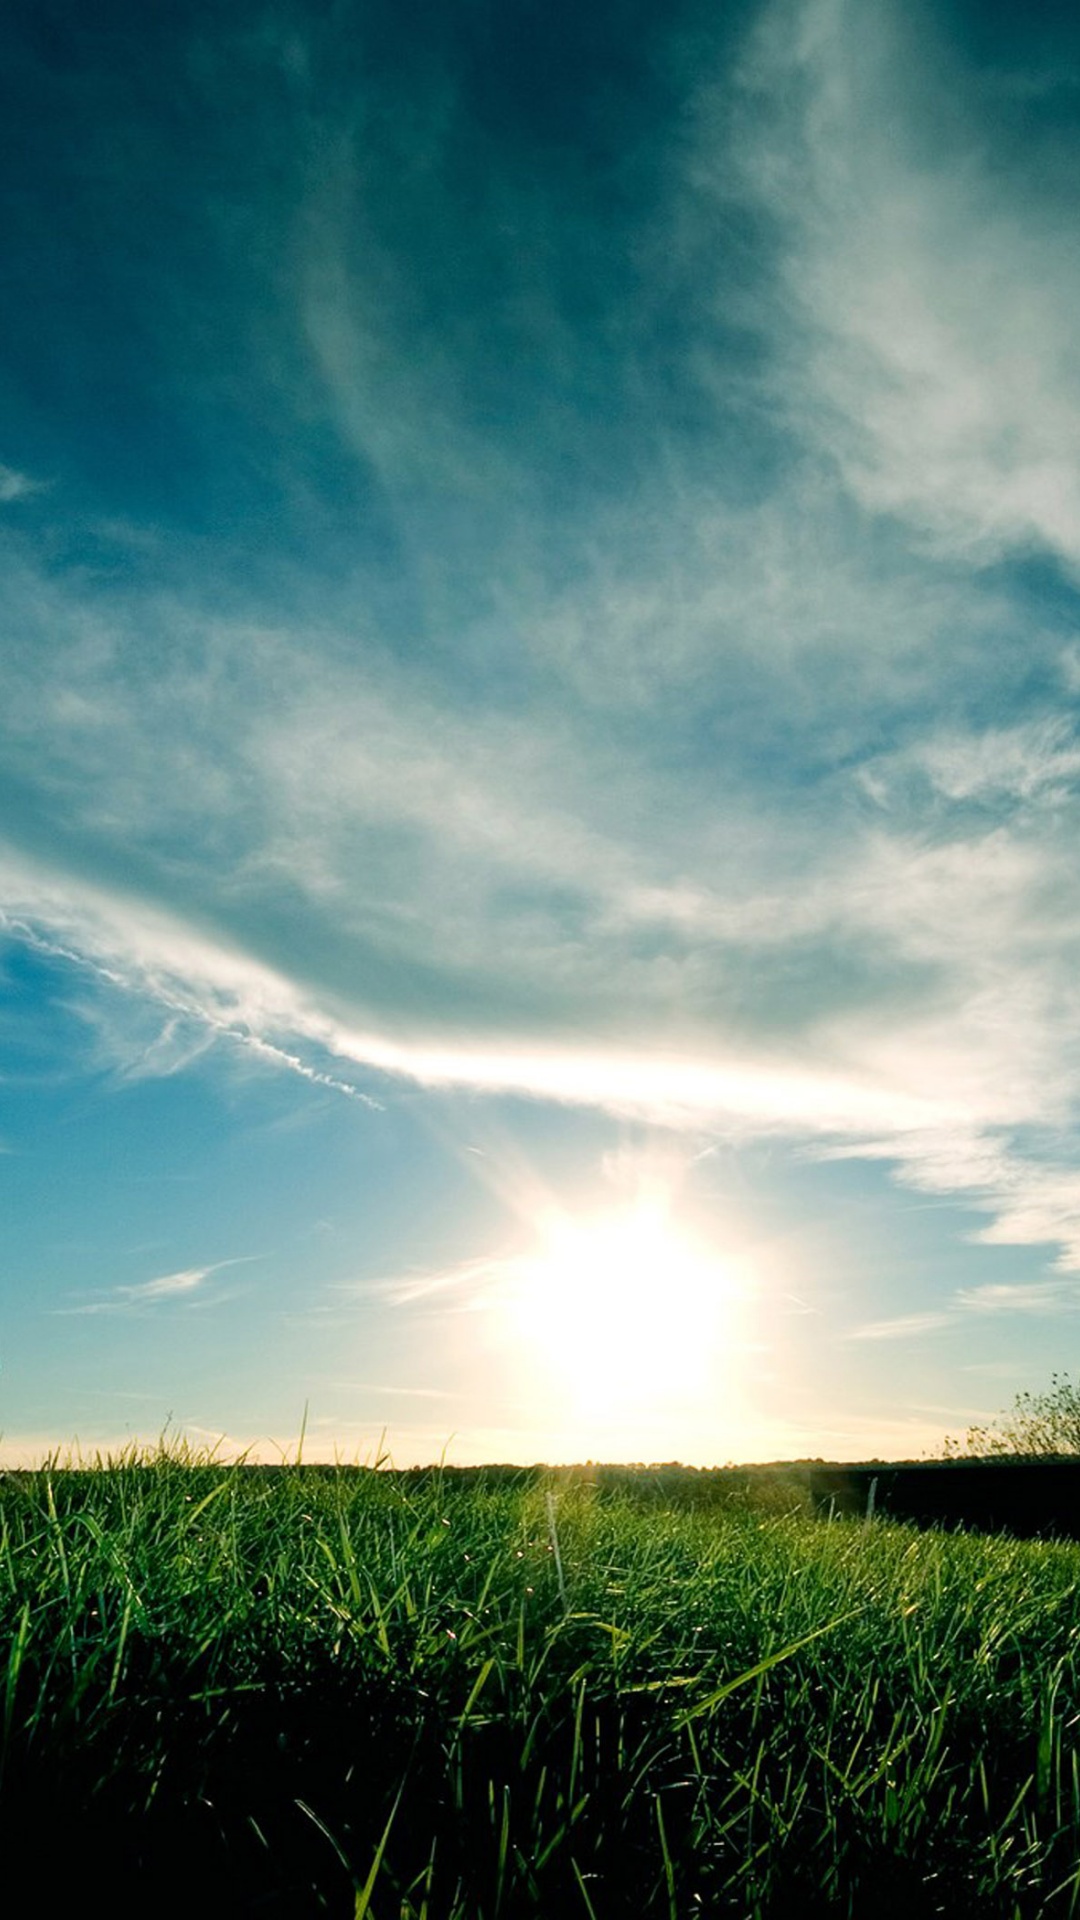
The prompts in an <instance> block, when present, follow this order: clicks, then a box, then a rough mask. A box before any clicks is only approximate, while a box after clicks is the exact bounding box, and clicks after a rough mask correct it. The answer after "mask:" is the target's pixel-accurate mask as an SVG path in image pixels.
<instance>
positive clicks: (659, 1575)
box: [0, 1450, 1080, 1920]
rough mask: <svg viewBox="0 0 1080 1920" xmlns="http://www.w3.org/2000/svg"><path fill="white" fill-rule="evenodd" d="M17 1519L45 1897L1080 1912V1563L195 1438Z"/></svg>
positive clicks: (577, 1909)
mask: <svg viewBox="0 0 1080 1920" xmlns="http://www.w3.org/2000/svg"><path fill="white" fill-rule="evenodd" d="M0 1516H2V1552H0V1593H2V1599H0V1606H2V1611H3V1629H4V1643H3V1644H4V1652H5V1658H6V1679H4V1680H3V1681H2V1696H0V1697H2V1711H3V1747H2V1753H0V1766H2V1776H0V1816H2V1840H3V1848H4V1860H5V1864H6V1867H7V1871H8V1876H9V1879H10V1877H11V1876H12V1874H13V1872H14V1867H15V1863H17V1862H20V1861H22V1862H23V1863H24V1864H25V1865H26V1866H27V1867H28V1868H29V1870H30V1872H31V1875H32V1878H33V1884H34V1885H35V1886H36V1887H37V1888H38V1889H39V1893H40V1907H39V1908H38V1909H37V1910H38V1911H41V1912H42V1913H48V1914H51V1913H53V1912H56V1913H61V1912H63V1913H65V1914H66V1913H68V1912H69V1911H70V1912H72V1913H74V1912H76V1911H81V1910H82V1903H83V1901H84V1900H85V1899H86V1897H87V1895H88V1891H89V1889H91V1888H93V1887H94V1886H96V1885H100V1886H101V1887H103V1888H104V1890H105V1893H106V1897H107V1899H108V1901H109V1903H110V1910H111V1911H112V1912H113V1913H114V1914H121V1915H122V1914H125V1913H128V1912H130V1913H133V1914H134V1913H139V1914H147V1913H158V1912H173V1911H184V1910H186V1909H190V1911H191V1912H193V1913H199V1914H202V1915H206V1914H210V1915H213V1914H218V1913H220V1914H223V1915H224V1914H230V1915H238V1914H252V1915H254V1914H260V1915H261V1914H266V1915H283V1916H284V1915H287V1916H304V1915H308V1914H321V1913H327V1914H331V1915H340V1916H343V1917H344V1920H356V1917H357V1916H364V1915H371V1916H375V1917H376V1920H420V1916H427V1917H428V1920H496V1916H506V1917H507V1920H510V1917H512V1916H518V1915H536V1916H545V1920H549V1917H550V1920H562V1916H564V1915H566V1916H578V1920H621V1917H622V1916H627V1917H629V1916H635V1920H636V1917H637V1916H650V1915H656V1916H663V1920H672V1917H673V1916H679V1920H682V1917H683V1916H693V1915H698V1914H701V1915H711V1914H718V1915H722V1914H732V1915H738V1916H740V1920H741V1917H742V1916H757V1915H761V1916H775V1915H788V1914H792V1915H794V1914H799V1915H805V1916H808V1920H812V1917H813V1916H817V1915H826V1914H829V1915H833V1914H837V1915H839V1914H848V1915H853V1916H869V1917H870V1920H886V1916H891V1915H901V1914H902V1915H905V1916H919V1915H924V1914H937V1913H940V1914H947V1915H950V1916H958V1915H972V1916H974V1915H979V1916H981V1917H986V1916H998V1915H1000V1916H1009V1917H1010V1920H1011V1917H1012V1916H1015V1915H1022V1916H1027V1915H1035V1914H1043V1913H1045V1914H1047V1915H1058V1914H1060V1915H1062V1916H1064V1915H1066V1914H1072V1913H1077V1912H1080V1853H1078V1846H1080V1770H1078V1761H1077V1748H1076V1737H1077V1732H1078V1720H1080V1548H1073V1547H1067V1546H1060V1545H1053V1544H1039V1543H1034V1544H1033V1543H1029V1542H1017V1541H1012V1540H1008V1539H1002V1538H997V1539H982V1538H977V1537H974V1536H970V1535H944V1534H939V1533H922V1534H920V1533H917V1532H915V1531H913V1530H910V1529H908V1528H905V1527H901V1526H895V1525H891V1524H887V1523H884V1522H881V1521H874V1522H873V1523H872V1524H871V1525H869V1526H867V1525H863V1524H862V1523H856V1522H852V1521H846V1520H834V1521H832V1522H828V1521H825V1520H821V1519H817V1520H815V1519H813V1518H811V1517H808V1516H806V1515H800V1514H792V1513H785V1512H782V1511H772V1512H769V1511H761V1510H756V1509H755V1508H754V1507H752V1506H750V1505H747V1504H745V1503H743V1504H733V1503H728V1504H726V1505H721V1504H714V1505H713V1506H712V1507H711V1508H710V1507H705V1508H703V1509H701V1510H694V1509H693V1508H692V1507H690V1506H682V1507H680V1506H679V1505H678V1504H675V1505H672V1504H671V1502H670V1500H669V1499H668V1496H667V1495H666V1494H665V1493H664V1491H663V1489H662V1488H661V1489H660V1491H659V1492H658V1485H657V1483H654V1482H653V1481H651V1480H650V1479H649V1477H648V1476H642V1479H641V1481H640V1484H638V1483H636V1482H635V1481H634V1479H633V1478H632V1477H625V1478H624V1481H623V1484H622V1485H621V1486H619V1487H616V1488H614V1489H605V1488H603V1487H597V1486H595V1485H592V1484H590V1483H589V1481H588V1479H587V1478H585V1477H584V1476H582V1477H580V1478H578V1479H576V1480H575V1479H569V1478H566V1477H560V1478H559V1479H557V1480H556V1481H554V1482H552V1483H549V1484H547V1485H545V1483H544V1481H543V1479H542V1477H540V1476H537V1475H535V1474H532V1475H524V1476H520V1477H517V1478H515V1477H513V1476H511V1475H507V1474H505V1473H504V1474H503V1475H501V1476H500V1475H492V1476H491V1477H489V1478H488V1479H487V1480H485V1479H484V1477H483V1476H472V1477H470V1476H464V1475H461V1476H458V1475H452V1474H440V1473H432V1474H431V1475H429V1476H427V1477H426V1478H421V1477H418V1476H410V1475H395V1474H393V1473H391V1472H386V1471H384V1472H357V1471H355V1470H349V1469H342V1470H334V1469H319V1468H309V1467H305V1468H302V1469H301V1468H288V1467H283V1468H281V1469H279V1470H276V1471H273V1472H268V1473H258V1472H252V1471H246V1470H244V1469H240V1468H235V1467H228V1466H224V1465H221V1464H218V1463H215V1461H214V1460H213V1459H212V1458H202V1459H200V1458H197V1457H193V1456H188V1455H185V1454H183V1452H178V1451H176V1450H171V1451H169V1450H162V1452H161V1453H160V1454H159V1455H157V1456H155V1457H152V1458H151V1457H136V1456H134V1455H133V1456H131V1457H129V1458H127V1459H125V1460H121V1461H114V1462H112V1463H111V1464H109V1465H108V1466H107V1467H105V1468H104V1469H102V1470H99V1471H79V1472H75V1471H70V1470H69V1471H58V1470H55V1469H53V1470H43V1471H41V1472H40V1473H38V1474H35V1475H30V1476H9V1477H7V1478H5V1479H3V1480H0Z"/></svg>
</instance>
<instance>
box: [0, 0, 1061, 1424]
mask: <svg viewBox="0 0 1080 1920" xmlns="http://www.w3.org/2000/svg"><path fill="white" fill-rule="evenodd" d="M0 32H2V44H3V51H4V60H3V62H2V67H0V71H2V74H3V79H2V82H0V86H2V88H3V91H4V95H5V98H4V103H3V113H2V114H0V126H2V127H3V129H4V131H3V135H2V141H3V148H4V152H3V162H2V172H0V180H2V192H3V199H4V227H5V232H6V235H7V238H6V241H5V289H6V293H7V299H6V302H5V310H6V311H5V325H4V330H3V340H2V343H0V559H2V564H0V986H2V989H3V1002H2V1006H0V1149H2V1151H0V1207H2V1212H3V1219H4V1234H3V1277H2V1295H0V1426H2V1429H3V1441H2V1448H3V1453H4V1456H5V1457H7V1458H11V1459H17V1458H26V1457H37V1456H39V1455H40V1454H41V1452H42V1451H43V1450H45V1449H47V1448H48V1447H50V1446H55V1445H62V1444H66V1443H69V1442H71V1441H73V1440H75V1439H77V1440H78V1442H79V1444H80V1445H81V1446H83V1447H84V1448H89V1449H93V1448H97V1447H101V1448H108V1447H111V1446H115V1445H117V1444H121V1443H123V1442H124V1441H125V1439H128V1438H149V1437H153V1436H155V1435H156V1434H157V1433H159V1432H160V1431H161V1430H162V1428H163V1426H164V1425H165V1424H166V1422H168V1423H170V1426H171V1429H172V1430H173V1431H182V1432H185V1433H187V1434H189V1435H191V1436H192V1437H194V1438H196V1439H200V1440H201V1439H211V1440H212V1439H217V1438H218V1437H223V1439H224V1442H225V1444H226V1445H227V1446H229V1447H234V1446H248V1445H251V1446H254V1447H255V1448H256V1449H257V1450H258V1451H261V1452H262V1453H263V1454H264V1455H265V1456H266V1457H269V1458H273V1457H275V1449H276V1448H280V1447H287V1446H289V1445H290V1444H294V1443H295V1436H296V1434H297V1431H298V1429H299V1426H300V1423H301V1420H302V1418H303V1415H304V1409H305V1406H306V1407H307V1409H308V1412H307V1440H306V1445H307V1447H308V1449H309V1451H310V1452H312V1453H313V1454H317V1453H322V1454H324V1455H325V1456H326V1457H334V1456H335V1455H338V1456H340V1457H344V1458H354V1457H355V1458H368V1457H374V1454H375V1451H376V1450H377V1449H378V1448H379V1446H380V1445H384V1446H388V1447H389V1449H390V1450H391V1452H392V1454H393V1457H394V1458H395V1459H398V1460H400V1461H402V1462H405V1461H409V1460H413V1459H430V1458H435V1457H438V1456H439V1455H440V1454H442V1453H443V1452H444V1450H445V1451H446V1452H447V1454H448V1456H449V1457H451V1458H457V1459H461V1460H479V1459H491V1458H498V1459H523V1460H532V1459H539V1458H548V1459H560V1458H561V1459H567V1458H582V1457H593V1458H598V1457H605V1458H632V1459H670V1458H683V1459H687V1460H699V1461H703V1462H704V1461H710V1460H724V1459H728V1458H755V1457H757V1458H764V1457H779V1456H794V1455H803V1454H815V1455H816V1454H821V1455H827V1456H832V1457H841V1458H843V1457H848V1458H858V1457H866V1456H868V1455H870V1454H885V1455H894V1456H899V1455H911V1454H917V1453H919V1452H920V1451H921V1450H923V1449H924V1448H928V1447H933V1446H935V1445H937V1444H938V1443H939V1442H940V1439H941V1437H942V1436H943V1434H944V1433H946V1432H948V1431H962V1430H963V1429H964V1428H965V1427H966V1426H967V1425H968V1424H969V1422H972V1421H976V1420H980V1419H984V1418H986V1417H988V1416H989V1415H992V1414H993V1413H994V1412H995V1410H996V1409H998V1408H1000V1407H1002V1406H1003V1405H1007V1404H1009V1402H1010V1401H1011V1399H1012V1397H1013V1395H1014V1394H1015V1393H1016V1392H1017V1391H1019V1390H1021V1389H1025V1388H1036V1389H1037V1388H1038V1387H1039V1386H1040V1385H1042V1384H1045V1383H1046V1382H1047V1381H1048V1379H1049V1376H1050V1374H1051V1372H1052V1371H1054V1370H1055V1369H1059V1368H1061V1367H1063V1366H1064V1367H1068V1366H1069V1365H1070V1363H1071V1362H1072V1360H1073V1342H1074V1338H1075V1329H1076V1326H1077V1321H1076V1312H1077V1307H1078V1306H1080V1163H1078V1152H1077V1149H1078V1143H1080V1128H1078V1118H1077V1115H1078V1099H1080V986H1078V984H1077V982H1078V981H1080V969H1078V966H1077V961H1078V959H1080V890H1078V885H1077V873H1076V856H1075V848H1076V844H1077V828H1078V825H1080V800H1078V779H1080V730H1078V727H1077V701H1078V697H1080V592H1078V586H1080V464H1078V460H1077V451H1076V450H1077V447H1078V446H1080V355H1078V353H1077V348H1076V328H1075V314H1076V312H1077V310H1078V308H1080V248H1078V246H1077V240H1078V238H1080V235H1078V231H1077V228H1078V215H1077V211H1076V194H1075V180H1076V177H1077V165H1078V163H1080V26H1078V25H1077V23H1076V20H1075V17H1074V15H1073V12H1072V10H1071V9H1065V8H1060V9H1056V8H1054V7H1050V6H1047V7H1043V8H1041V9H1039V11H1038V14H1037V17H1035V18H1034V20H1032V19H1028V18H1027V17H1026V16H1024V17H1021V16H1020V14H1019V13H1018V12H1017V10H1016V9H1014V8H1012V7H1006V6H1003V5H993V6H991V5H987V4H985V0H980V3H979V4H975V0H968V3H967V4H964V5H953V6H946V5H944V4H929V3H927V4H922V5H916V6H910V5H905V6H903V7H901V6H899V5H892V4H889V3H888V0H882V4H880V5H875V6H873V7H866V6H862V5H856V4H854V0H801V3H799V0H773V4H757V5H753V4H745V5H744V4H737V5H731V6H728V7H725V8H722V9H717V8H713V7H704V6H701V5H699V4H696V0H685V3H684V4H676V5H675V6H674V7H672V8H665V9H663V10H661V9H658V8H656V7H653V6H648V5H645V4H642V3H640V0H598V4H597V5H595V6H593V7H591V8H589V9H584V10H582V9H571V8H569V7H565V8H561V7H557V6H556V7H547V8H543V9H540V8H537V7H533V6H531V5H526V4H524V3H522V4H517V3H516V0H515V4H512V5H503V6H497V5H495V4H494V0H473V3H471V4H463V5H460V6H455V7H449V8H448V7H444V6H435V5H431V6H426V7H424V8H422V9H413V10H412V11H411V12H410V13H408V15H406V14H405V13H403V11H402V10H401V8H400V7H397V6H392V5H390V4H389V0H386V4H365V5H363V6H359V5H349V4H341V5H333V6H314V5H310V4H308V5H304V4H295V5H289V4H276V5H259V4H254V0H252V3H251V4H240V5H237V6H235V7H231V8H229V9H228V10H227V11H226V12H224V13H223V12H222V10H221V9H220V8H217V7H211V6H206V5H199V4H194V3H192V4H186V5H185V4H178V5H176V6H174V7H171V8H169V9H166V10H164V11H159V12H157V13H152V15H147V13H146V11H145V9H136V8H134V7H133V6H130V5H127V4H119V0H116V3H115V4H106V5H102V6H100V7H96V8H95V9H94V10H93V17H92V18H91V17H90V16H89V15H88V14H87V13H86V10H85V9H79V8H77V7H75V6H74V5H71V4H63V3H62V0H51V3H50V4H42V0H35V4H33V5H31V4H29V3H27V4H25V5H15V6H13V7H12V8H10V9H9V10H8V12H7V14H6V16H5V24H4V26H3V28H2V30H0ZM383 1436H385V1438H383Z"/></svg>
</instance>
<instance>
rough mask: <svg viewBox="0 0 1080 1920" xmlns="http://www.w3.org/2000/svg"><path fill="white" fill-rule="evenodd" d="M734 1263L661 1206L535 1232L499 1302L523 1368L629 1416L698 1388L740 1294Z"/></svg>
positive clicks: (556, 1222)
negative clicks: (504, 1302) (524, 1360)
mask: <svg viewBox="0 0 1080 1920" xmlns="http://www.w3.org/2000/svg"><path fill="white" fill-rule="evenodd" d="M739 1291H740V1289H739V1284H738V1274H737V1271H736V1269H735V1267H734V1264H733V1263H732V1262H731V1261H729V1260H725V1259H723V1258H721V1257H719V1256H718V1255H716V1254H715V1253H713V1252H711V1251H710V1250H708V1249H707V1248H705V1247H704V1246H703V1245H701V1244H699V1243H698V1242H697V1241H696V1240H695V1239H693V1238H692V1237H691V1236H690V1235H689V1234H687V1233H685V1232H683V1231H680V1229H679V1228H678V1227H677V1226H676V1225H675V1223H674V1222H673V1221H672V1220H671V1218H670V1217H669V1214H668V1212H667V1210H666V1208H665V1207H664V1206H663V1205H662V1204H660V1203H657V1202H653V1201H645V1200H643V1201H640V1202H639V1203H638V1204H636V1205H634V1206H632V1207H629V1208H625V1209H623V1210H622V1211H619V1212H615V1213H609V1214H603V1215H597V1216H592V1217H590V1218H588V1219H584V1220H582V1219H573V1218H570V1217H567V1216H566V1215H562V1214H559V1215H556V1216H554V1217H553V1218H551V1219H550V1220H549V1221H548V1222H547V1223H545V1225H544V1227H543V1229H542V1232H541V1244H540V1246H539V1247H538V1249H537V1251H536V1253H535V1255H533V1256H526V1257H525V1258H523V1259H522V1260H521V1261H520V1262H519V1263H518V1268H517V1274H516V1279H515V1285H514V1288H513V1290H512V1296H511V1300H510V1303H509V1304H510V1310H511V1314H512V1318H513V1323H514V1329H515V1332H516V1333H517V1335H518V1337H519V1338H520V1339H521V1340H522V1341H523V1342H525V1343H526V1344H527V1347H528V1351H529V1356H530V1361H531V1363H532V1365H533V1366H534V1367H535V1368H536V1369H539V1370H542V1371H543V1372H544V1373H545V1374H547V1375H548V1377H549V1379H550V1380H551V1381H552V1384H555V1385H557V1386H558V1387H559V1388H560V1389H561V1391H562V1393H563V1394H564V1396H566V1398H568V1399H569V1400H570V1401H571V1402H574V1403H576V1404H577V1406H578V1407H579V1408H580V1409H581V1410H586V1409H587V1410H590V1411H592V1412H596V1411H599V1410H601V1409H602V1410H604V1411H605V1412H611V1411H613V1410H616V1409H617V1410H620V1411H628V1410H630V1409H636V1410H638V1411H640V1410H642V1409H643V1408H646V1407H654V1406H658V1405H660V1404H663V1403H665V1402H670V1401H671V1400H673V1399H680V1398H682V1397H683V1396H686V1395H689V1394H692V1393H696V1392H698V1391H700V1389H701V1388H702V1387H704V1386H705V1385H707V1383H708V1379H709V1376H710V1373H711V1371H712V1369H713V1367H714V1366H715V1362H716V1358H717V1354H718V1351H719V1349H720V1347H721V1346H722V1344H723V1342H724V1340H725V1337H726V1336H728V1335H729V1334H730V1332H731V1326H732V1320H733V1315H734V1312H735V1309H736V1304H737V1300H738V1296H739Z"/></svg>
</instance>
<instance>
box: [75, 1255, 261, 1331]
mask: <svg viewBox="0 0 1080 1920" xmlns="http://www.w3.org/2000/svg"><path fill="white" fill-rule="evenodd" d="M252 1258H254V1256H253V1255H250V1254H248V1255H245V1256H240V1257H239V1258H236V1259H232V1260H216V1261H214V1262H213V1264H212V1265H211V1266H207V1267H183V1268H180V1269H179V1270H178V1271H177V1272H176V1273H161V1274H156V1275H155V1276H154V1278H153V1279H152V1280H136V1281H134V1282H132V1283H130V1284H127V1285H123V1286H116V1287H113V1288H112V1289H111V1290H110V1291H109V1292H108V1293H107V1294H105V1295H102V1296H98V1297H96V1298H94V1299H90V1300H84V1301H81V1302H79V1303H78V1304H77V1305H75V1306H71V1307H54V1308H52V1309H51V1311H52V1312H53V1313H54V1314H59V1315H63V1316H64V1317H71V1316H72V1315H83V1314H97V1313H131V1312H135V1311H137V1310H138V1309H140V1308H142V1307H156V1306H158V1305H159V1304H160V1302H161V1301H173V1300H186V1299H190V1298H191V1297H192V1296H193V1295H195V1294H200V1295H201V1294H202V1293H203V1289H204V1288H205V1286H206V1282H207V1280H209V1278H210V1276H211V1275H212V1274H215V1273H219V1272H220V1271H221V1269H222V1268H223V1267H235V1266H238V1265H241V1264H242V1263H243V1261H244V1260H245V1259H252Z"/></svg>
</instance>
